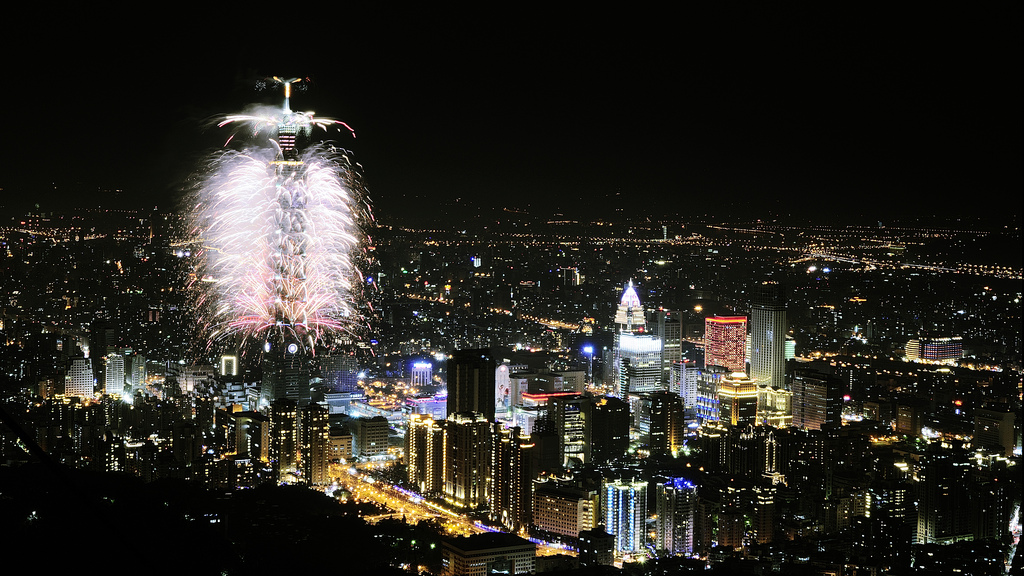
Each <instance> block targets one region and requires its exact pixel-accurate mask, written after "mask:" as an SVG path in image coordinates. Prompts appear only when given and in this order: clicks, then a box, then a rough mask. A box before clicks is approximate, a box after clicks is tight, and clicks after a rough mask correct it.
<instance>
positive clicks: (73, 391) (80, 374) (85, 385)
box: [64, 358, 95, 398]
mask: <svg viewBox="0 0 1024 576" xmlns="http://www.w3.org/2000/svg"><path fill="white" fill-rule="evenodd" d="M94 384H95V383H94V381H93V375H92V360H91V359H89V358H73V359H72V360H71V365H70V366H69V367H68V372H67V376H66V377H65V380H64V394H66V395H68V396H83V397H85V398H92V395H93V386H94Z"/></svg>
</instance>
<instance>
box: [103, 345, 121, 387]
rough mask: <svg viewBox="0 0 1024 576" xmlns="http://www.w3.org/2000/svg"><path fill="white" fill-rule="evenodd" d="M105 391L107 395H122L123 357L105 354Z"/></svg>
mask: <svg viewBox="0 0 1024 576" xmlns="http://www.w3.org/2000/svg"><path fill="white" fill-rule="evenodd" d="M105 363H106V365H107V370H106V375H105V380H106V382H105V389H106V393H107V394H117V395H122V394H124V356H121V355H120V354H115V353H113V352H111V353H110V354H107V356H106V360H105Z"/></svg>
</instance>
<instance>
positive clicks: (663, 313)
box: [654, 309, 683, 382]
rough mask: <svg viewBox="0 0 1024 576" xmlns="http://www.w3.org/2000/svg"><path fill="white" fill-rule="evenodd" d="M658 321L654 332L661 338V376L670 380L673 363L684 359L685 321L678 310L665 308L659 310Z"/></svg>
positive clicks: (665, 380)
mask: <svg viewBox="0 0 1024 576" xmlns="http://www.w3.org/2000/svg"><path fill="white" fill-rule="evenodd" d="M657 321H658V322H657V325H656V326H655V332H654V334H655V336H657V337H658V339H660V340H661V372H662V375H661V377H662V380H663V381H664V382H669V381H670V372H671V371H672V363H673V362H678V361H680V360H682V359H683V356H682V343H683V323H682V318H681V316H680V313H679V312H678V311H676V310H664V309H659V310H658V312H657Z"/></svg>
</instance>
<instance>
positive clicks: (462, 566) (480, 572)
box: [441, 532, 537, 576]
mask: <svg viewBox="0 0 1024 576" xmlns="http://www.w3.org/2000/svg"><path fill="white" fill-rule="evenodd" d="M441 547H442V548H441V565H442V571H441V574H442V575H443V576H486V575H489V574H509V575H513V574H533V573H534V572H535V571H536V567H537V545H536V544H534V543H533V542H530V541H529V540H525V539H523V538H520V537H518V536H515V535H513V534H505V533H502V532H490V533H486V534H474V535H473V536H466V537H460V538H449V539H446V540H443V541H442V543H441Z"/></svg>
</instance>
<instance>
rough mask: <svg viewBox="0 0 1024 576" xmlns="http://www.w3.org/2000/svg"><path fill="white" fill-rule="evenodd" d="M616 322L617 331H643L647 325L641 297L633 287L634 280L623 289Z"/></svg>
mask: <svg viewBox="0 0 1024 576" xmlns="http://www.w3.org/2000/svg"><path fill="white" fill-rule="evenodd" d="M615 324H616V326H617V328H618V330H616V331H617V332H632V333H638V332H643V331H644V330H645V329H646V326H647V319H646V316H645V315H644V308H643V306H641V305H640V297H639V296H638V295H637V293H636V289H635V288H633V281H632V280H630V281H629V284H627V285H626V288H625V289H624V290H623V291H622V299H620V300H619V307H618V308H617V309H616V310H615Z"/></svg>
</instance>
